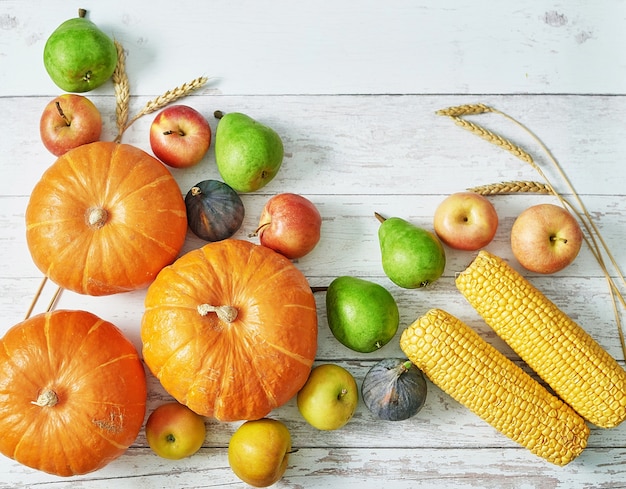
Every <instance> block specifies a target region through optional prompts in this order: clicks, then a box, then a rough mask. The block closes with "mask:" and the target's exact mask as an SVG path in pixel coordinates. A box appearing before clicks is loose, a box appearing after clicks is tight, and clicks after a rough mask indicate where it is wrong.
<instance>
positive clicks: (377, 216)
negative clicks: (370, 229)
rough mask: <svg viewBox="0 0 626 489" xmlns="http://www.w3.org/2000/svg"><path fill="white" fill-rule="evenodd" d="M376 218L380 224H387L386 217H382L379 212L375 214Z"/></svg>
mask: <svg viewBox="0 0 626 489" xmlns="http://www.w3.org/2000/svg"><path fill="white" fill-rule="evenodd" d="M374 216H375V217H376V219H378V222H385V221H386V220H387V218H386V217H383V216H381V215H380V214H379V213H378V212H374Z"/></svg>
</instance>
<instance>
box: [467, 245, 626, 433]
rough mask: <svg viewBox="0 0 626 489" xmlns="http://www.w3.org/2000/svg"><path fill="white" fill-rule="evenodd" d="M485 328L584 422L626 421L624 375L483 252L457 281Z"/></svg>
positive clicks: (575, 326) (511, 272)
mask: <svg viewBox="0 0 626 489" xmlns="http://www.w3.org/2000/svg"><path fill="white" fill-rule="evenodd" d="M456 285H457V287H458V289H459V290H460V291H461V292H462V293H463V295H464V296H465V297H466V298H467V300H468V301H469V302H470V304H471V305H472V306H473V307H474V308H475V309H476V310H477V311H478V313H479V314H480V315H481V316H482V317H483V319H484V320H485V321H486V322H487V324H488V325H489V326H491V327H492V328H493V330H494V331H495V332H496V333H497V334H498V335H499V336H500V337H501V338H502V339H503V340H504V341H506V342H507V343H508V344H509V346H510V347H511V348H512V349H513V350H514V351H515V352H516V353H517V354H518V355H519V356H520V358H522V360H524V361H525V362H526V363H527V364H528V365H529V366H530V367H531V368H532V369H533V370H534V371H535V372H537V374H538V375H539V376H540V377H541V378H542V379H543V380H544V381H545V382H546V383H547V384H548V385H549V386H550V387H551V388H552V389H553V390H554V392H555V393H556V394H557V395H558V396H560V397H561V399H563V400H564V401H565V402H566V403H568V404H569V405H570V406H572V407H573V408H574V409H575V410H576V411H577V412H578V414H580V415H581V416H582V417H583V418H585V419H586V420H587V421H589V422H591V423H593V424H595V425H596V426H599V427H602V428H612V427H614V426H617V425H618V424H619V423H621V422H622V421H623V420H624V419H625V418H626V371H625V370H624V369H623V368H622V367H620V366H619V364H618V363H617V362H616V361H615V359H614V358H613V357H611V355H609V354H608V353H607V352H606V350H604V349H603V348H602V347H601V346H600V345H599V344H598V343H596V341H594V340H593V338H591V336H589V335H588V334H587V333H586V332H585V331H584V330H583V329H582V328H581V327H580V326H579V325H578V324H576V323H575V322H574V321H572V320H571V319H570V318H569V317H568V316H567V315H566V314H565V313H564V312H562V311H561V310H560V309H559V308H558V307H557V306H556V305H555V304H553V303H552V302H550V301H549V300H548V299H547V298H546V297H545V296H544V295H543V294H542V293H541V292H539V291H538V290H537V289H536V288H535V287H534V286H533V285H531V284H530V283H529V282H528V281H527V280H526V279H525V278H524V277H522V276H521V275H520V274H519V273H518V272H516V271H515V270H514V269H513V268H511V267H510V266H509V265H507V264H506V262H504V261H503V260H502V259H501V258H499V257H497V256H495V255H492V254H490V253H488V252H486V251H484V250H483V251H481V252H480V253H479V254H478V256H477V257H476V258H475V260H474V261H473V262H472V263H471V264H470V266H469V267H468V268H467V269H466V270H465V271H463V272H462V273H460V274H459V275H458V276H457V278H456Z"/></svg>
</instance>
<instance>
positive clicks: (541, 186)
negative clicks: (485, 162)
mask: <svg viewBox="0 0 626 489" xmlns="http://www.w3.org/2000/svg"><path fill="white" fill-rule="evenodd" d="M467 190H468V191H469V192H474V193H477V194H481V195H502V194H516V193H535V194H554V191H553V190H552V187H551V186H550V185H548V184H547V183H541V182H529V181H512V182H498V183H490V184H488V185H479V186H478V187H472V188H468V189H467Z"/></svg>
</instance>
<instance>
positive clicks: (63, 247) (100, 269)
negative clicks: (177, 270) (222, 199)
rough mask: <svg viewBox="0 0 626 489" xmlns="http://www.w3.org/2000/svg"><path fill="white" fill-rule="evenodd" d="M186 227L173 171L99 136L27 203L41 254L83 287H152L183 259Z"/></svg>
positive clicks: (36, 254) (52, 171)
mask: <svg viewBox="0 0 626 489" xmlns="http://www.w3.org/2000/svg"><path fill="white" fill-rule="evenodd" d="M186 233H187V215H186V209H185V202H184V200H183V196H182V193H181V191H180V188H179V187H178V184H177V183H176V181H175V180H174V178H173V177H172V175H171V173H170V172H169V171H168V170H167V169H166V168H165V166H164V165H163V164H162V163H160V162H159V161H158V160H156V159H155V158H154V157H152V156H150V155H149V154H148V153H146V152H144V151H142V150H141V149H139V148H136V147H134V146H131V145H128V144H117V143H113V142H102V141H99V142H95V143H91V144H85V145H82V146H79V147H77V148H75V149H73V150H70V151H69V152H67V153H65V154H64V155H63V156H61V157H60V158H59V159H58V160H57V161H56V162H55V163H54V164H52V166H51V167H50V168H48V170H47V171H46V172H45V173H44V174H43V176H42V177H41V179H40V181H39V182H38V183H37V184H36V186H35V188H34V189H33V192H32V194H31V197H30V200H29V202H28V206H27V208H26V238H27V243H28V248H29V250H30V253H31V255H32V258H33V261H34V262H35V264H36V265H37V267H38V268H39V269H40V270H41V271H42V272H43V273H44V274H45V275H46V276H47V277H48V278H50V279H51V280H52V281H54V282H55V283H56V284H57V285H59V286H61V287H63V288H66V289H69V290H73V291H75V292H78V293H80V294H89V295H107V294H114V293H117V292H124V291H129V290H135V289H139V288H143V287H146V286H147V285H148V284H149V283H150V282H151V281H152V280H153V279H154V277H155V276H156V274H157V273H158V272H159V270H161V268H163V267H164V266H165V265H168V264H170V263H172V262H173V261H174V259H176V257H177V256H178V253H179V252H180V250H181V248H182V246H183V244H184V242H185V237H186Z"/></svg>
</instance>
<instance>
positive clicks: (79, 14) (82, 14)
mask: <svg viewBox="0 0 626 489" xmlns="http://www.w3.org/2000/svg"><path fill="white" fill-rule="evenodd" d="M85 15H87V10H85V9H84V8H79V9H78V16H79V17H80V18H81V19H84V18H85Z"/></svg>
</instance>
